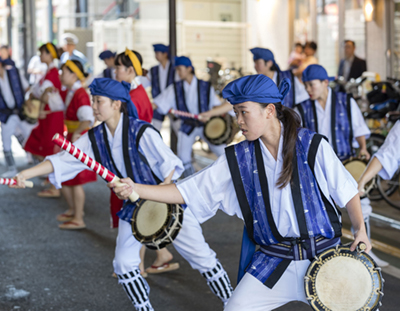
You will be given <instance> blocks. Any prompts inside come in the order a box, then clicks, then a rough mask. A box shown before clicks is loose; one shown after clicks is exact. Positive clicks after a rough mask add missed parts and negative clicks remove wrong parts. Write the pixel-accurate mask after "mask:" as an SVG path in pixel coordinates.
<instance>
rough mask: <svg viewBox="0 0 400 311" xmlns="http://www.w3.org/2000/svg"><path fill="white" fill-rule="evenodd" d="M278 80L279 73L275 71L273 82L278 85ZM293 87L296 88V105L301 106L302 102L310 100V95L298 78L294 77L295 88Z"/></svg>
mask: <svg viewBox="0 0 400 311" xmlns="http://www.w3.org/2000/svg"><path fill="white" fill-rule="evenodd" d="M277 80H278V73H277V72H276V71H275V73H274V76H273V77H272V81H274V83H275V84H277V83H276V82H277ZM278 86H279V85H278ZM291 87H294V89H295V103H294V105H296V104H300V103H301V102H303V101H305V100H307V99H309V96H308V93H307V91H306V88H305V87H304V84H302V83H301V82H300V80H299V79H298V78H297V77H294V86H293V85H292V86H291ZM289 92H290V91H289Z"/></svg>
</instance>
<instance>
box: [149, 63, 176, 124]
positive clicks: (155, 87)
mask: <svg viewBox="0 0 400 311" xmlns="http://www.w3.org/2000/svg"><path fill="white" fill-rule="evenodd" d="M159 69H160V68H159V66H154V67H151V69H150V73H151V95H152V96H153V98H155V97H156V96H158V95H159V94H160V93H161V85H160V70H159ZM174 77H175V69H173V68H172V65H171V64H170V65H169V67H168V74H167V85H166V86H165V87H168V86H169V85H171V84H172V83H174ZM164 117H165V116H164V115H162V114H161V113H159V112H158V111H157V110H154V113H153V119H156V120H160V121H163V120H164Z"/></svg>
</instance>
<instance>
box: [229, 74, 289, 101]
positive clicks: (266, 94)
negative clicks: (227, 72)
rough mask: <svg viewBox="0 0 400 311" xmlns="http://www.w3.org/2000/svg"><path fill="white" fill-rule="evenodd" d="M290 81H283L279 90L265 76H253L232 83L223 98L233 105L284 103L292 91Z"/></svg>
mask: <svg viewBox="0 0 400 311" xmlns="http://www.w3.org/2000/svg"><path fill="white" fill-rule="evenodd" d="M290 86H291V85H290V80H289V79H287V78H285V79H282V81H281V83H280V85H279V89H278V87H277V86H276V84H275V83H274V81H272V80H271V79H270V78H268V77H267V76H264V75H251V76H245V77H242V78H239V79H237V80H234V81H232V82H230V83H229V84H228V85H227V86H226V87H225V88H224V89H223V90H222V97H223V98H225V99H226V100H227V101H229V102H230V103H231V104H232V105H236V104H241V103H244V102H247V101H252V102H256V103H260V104H273V103H279V102H282V101H283V99H284V98H285V96H286V94H287V93H288V92H289V90H290Z"/></svg>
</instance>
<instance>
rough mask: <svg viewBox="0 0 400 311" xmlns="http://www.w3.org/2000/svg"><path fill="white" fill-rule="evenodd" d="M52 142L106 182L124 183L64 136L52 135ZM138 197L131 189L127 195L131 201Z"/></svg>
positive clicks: (119, 184)
mask: <svg viewBox="0 0 400 311" xmlns="http://www.w3.org/2000/svg"><path fill="white" fill-rule="evenodd" d="M53 142H54V143H55V144H56V145H57V146H60V148H61V149H63V150H65V151H66V152H68V153H69V154H70V155H72V156H74V157H75V158H76V159H78V160H79V161H81V162H82V163H83V164H85V165H87V166H88V167H89V168H90V169H92V170H93V171H95V172H96V173H97V174H98V175H99V176H100V177H102V178H103V179H105V180H106V181H107V182H109V183H110V182H111V183H114V184H115V185H116V186H117V187H121V186H124V185H126V184H123V183H121V182H120V181H119V180H120V179H119V178H118V176H115V175H114V173H113V172H110V171H109V170H108V169H106V168H105V167H104V166H103V165H101V164H100V163H99V162H97V161H95V160H93V159H92V158H91V157H89V156H88V155H87V154H86V153H84V152H82V151H81V150H79V149H78V148H77V147H75V146H74V145H73V144H72V143H71V142H70V141H68V140H66V139H65V138H64V137H61V136H60V135H59V134H58V133H57V134H56V135H54V137H53ZM138 199H139V195H138V194H137V193H136V192H135V191H133V192H132V193H131V195H130V196H129V200H131V201H132V202H135V201H137V200H138Z"/></svg>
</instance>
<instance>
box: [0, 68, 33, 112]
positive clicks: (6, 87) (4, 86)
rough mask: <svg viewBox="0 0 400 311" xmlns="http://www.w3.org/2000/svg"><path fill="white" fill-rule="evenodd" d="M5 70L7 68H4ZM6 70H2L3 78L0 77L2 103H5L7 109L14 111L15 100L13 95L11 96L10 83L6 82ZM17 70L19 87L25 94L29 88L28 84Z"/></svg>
mask: <svg viewBox="0 0 400 311" xmlns="http://www.w3.org/2000/svg"><path fill="white" fill-rule="evenodd" d="M6 68H7V66H6ZM6 68H4V75H3V77H0V90H1V93H2V95H3V98H4V101H5V102H6V105H7V107H8V108H10V109H14V108H15V98H14V95H13V93H12V90H11V87H10V82H9V81H8V74H7V70H6ZM17 70H18V72H19V76H20V78H21V85H22V88H23V90H24V93H25V91H26V90H27V89H28V88H29V83H28V81H26V79H25V77H24V75H23V74H21V71H20V70H19V69H17ZM22 95H24V94H22Z"/></svg>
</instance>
